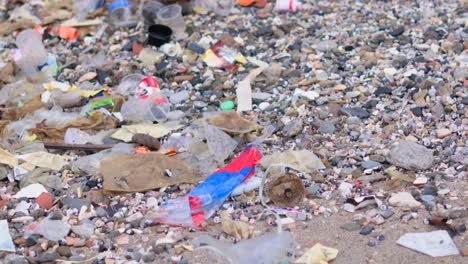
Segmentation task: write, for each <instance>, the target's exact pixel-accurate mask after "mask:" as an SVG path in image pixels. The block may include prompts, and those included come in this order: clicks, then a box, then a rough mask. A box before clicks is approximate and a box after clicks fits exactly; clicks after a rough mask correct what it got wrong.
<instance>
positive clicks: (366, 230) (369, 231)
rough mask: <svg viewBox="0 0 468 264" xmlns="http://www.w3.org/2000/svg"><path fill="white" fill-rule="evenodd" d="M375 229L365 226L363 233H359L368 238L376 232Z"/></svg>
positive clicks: (371, 226)
mask: <svg viewBox="0 0 468 264" xmlns="http://www.w3.org/2000/svg"><path fill="white" fill-rule="evenodd" d="M374 229H375V227H374V226H373V225H366V226H364V227H363V228H362V229H361V231H360V232H359V234H361V235H363V236H367V235H369V234H370V233H372V231H374Z"/></svg>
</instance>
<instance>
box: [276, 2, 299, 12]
mask: <svg viewBox="0 0 468 264" xmlns="http://www.w3.org/2000/svg"><path fill="white" fill-rule="evenodd" d="M275 9H276V10H277V11H283V12H284V11H289V12H291V11H292V12H296V11H297V10H301V9H302V3H301V2H299V0H276V5H275Z"/></svg>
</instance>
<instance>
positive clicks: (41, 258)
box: [36, 252, 60, 263]
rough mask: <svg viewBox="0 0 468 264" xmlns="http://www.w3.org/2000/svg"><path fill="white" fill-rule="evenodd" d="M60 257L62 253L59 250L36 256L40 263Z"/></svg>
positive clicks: (53, 260)
mask: <svg viewBox="0 0 468 264" xmlns="http://www.w3.org/2000/svg"><path fill="white" fill-rule="evenodd" d="M59 258H60V255H59V254H58V253H57V252H46V253H44V254H40V255H39V256H38V257H37V258H36V261H37V262H39V263H44V262H55V260H57V259H59Z"/></svg>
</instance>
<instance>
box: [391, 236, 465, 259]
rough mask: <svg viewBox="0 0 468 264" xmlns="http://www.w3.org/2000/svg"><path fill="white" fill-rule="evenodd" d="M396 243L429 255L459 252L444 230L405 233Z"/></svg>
mask: <svg viewBox="0 0 468 264" xmlns="http://www.w3.org/2000/svg"><path fill="white" fill-rule="evenodd" d="M397 244H398V245H401V246H404V247H407V248H409V249H412V250H415V251H418V252H420V253H423V254H426V255H429V256H431V257H446V256H452V255H459V254H460V252H459V251H458V248H457V247H456V246H455V243H453V241H452V238H450V235H449V234H448V232H447V231H445V230H438V231H432V232H426V233H407V234H404V235H403V236H401V237H400V238H399V239H398V241H397Z"/></svg>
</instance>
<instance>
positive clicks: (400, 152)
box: [387, 141, 434, 170]
mask: <svg viewBox="0 0 468 264" xmlns="http://www.w3.org/2000/svg"><path fill="white" fill-rule="evenodd" d="M387 160H388V162H390V163H391V164H393V165H395V166H398V167H401V168H404V169H407V170H426V169H429V168H430V167H431V166H432V164H433V162H434V156H433V154H432V151H431V150H429V149H427V148H426V147H424V146H421V145H419V144H417V143H414V142H411V141H401V142H399V143H398V144H396V145H394V146H393V147H392V148H391V150H390V152H389V153H388V155H387Z"/></svg>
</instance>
